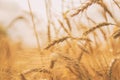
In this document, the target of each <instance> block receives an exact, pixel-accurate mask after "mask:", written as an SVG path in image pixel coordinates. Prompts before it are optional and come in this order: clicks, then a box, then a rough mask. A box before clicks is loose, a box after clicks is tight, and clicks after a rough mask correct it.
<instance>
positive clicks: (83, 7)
mask: <svg viewBox="0 0 120 80" xmlns="http://www.w3.org/2000/svg"><path fill="white" fill-rule="evenodd" d="M97 1H99V0H88V1H86V2H85V3H84V4H82V5H81V6H80V7H79V8H77V9H76V10H75V11H74V13H73V14H71V17H73V16H75V15H77V14H79V13H80V12H83V11H84V10H86V9H87V8H88V7H89V6H91V5H92V4H94V3H96V2H97Z"/></svg>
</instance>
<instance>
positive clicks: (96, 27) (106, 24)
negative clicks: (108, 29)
mask: <svg viewBox="0 0 120 80" xmlns="http://www.w3.org/2000/svg"><path fill="white" fill-rule="evenodd" d="M108 25H114V24H112V23H106V22H103V23H100V24H98V25H96V26H95V27H93V28H91V29H89V30H88V31H86V32H84V33H83V35H88V34H89V33H91V32H93V31H94V30H96V29H99V28H100V27H103V26H108Z"/></svg>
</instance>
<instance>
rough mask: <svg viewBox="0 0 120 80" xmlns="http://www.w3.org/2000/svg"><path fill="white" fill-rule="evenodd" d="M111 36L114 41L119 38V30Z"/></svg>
mask: <svg viewBox="0 0 120 80" xmlns="http://www.w3.org/2000/svg"><path fill="white" fill-rule="evenodd" d="M112 36H113V38H114V39H116V38H118V37H120V29H119V30H117V31H115V32H114V33H113V35H112Z"/></svg>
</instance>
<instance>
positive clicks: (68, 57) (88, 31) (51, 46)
mask: <svg viewBox="0 0 120 80" xmlns="http://www.w3.org/2000/svg"><path fill="white" fill-rule="evenodd" d="M44 1H45V5H46V13H47V19H48V24H47V35H46V34H44V36H47V42H46V45H45V46H46V47H42V46H41V44H40V39H39V35H40V34H38V32H37V30H36V23H35V19H36V16H35V15H34V14H33V12H32V7H31V5H30V1H29V0H28V6H29V9H30V12H28V13H27V15H29V16H30V17H31V20H32V23H33V31H34V34H35V37H36V42H37V49H34V50H35V51H36V54H37V53H39V56H40V60H39V61H38V63H40V66H41V67H38V68H34V67H32V68H30V69H29V68H28V69H27V70H26V69H25V70H21V71H20V70H17V69H21V68H24V66H20V68H17V69H16V67H15V66H17V65H16V64H15V63H17V62H16V60H15V59H16V58H15V55H16V54H15V53H16V52H21V53H23V52H22V50H19V49H17V50H16V49H12V48H13V46H12V45H11V44H13V43H11V41H10V39H9V37H8V35H7V33H6V31H7V30H9V29H10V28H11V27H12V26H13V24H15V23H16V21H18V20H26V17H25V16H19V17H17V18H15V19H14V20H13V21H12V22H11V23H10V24H9V25H8V27H7V29H5V30H4V29H3V28H2V27H0V80H119V79H120V59H119V56H120V55H119V54H120V49H119V47H120V45H119V44H120V22H119V20H118V19H117V18H116V17H115V16H116V15H115V13H114V11H115V10H114V9H115V8H116V9H117V10H118V11H119V12H118V13H120V1H119V0H108V2H110V3H111V6H112V7H115V8H113V10H111V9H110V8H109V6H108V5H107V3H105V0H86V1H85V2H84V3H81V4H80V6H79V7H77V8H74V6H73V8H72V9H70V10H68V11H66V12H64V5H62V10H63V11H62V13H61V16H62V19H60V18H59V17H55V16H54V14H52V10H51V4H50V3H51V1H50V0H44ZM72 1H74V0H71V3H70V4H74V3H73V2H72ZM64 3H65V1H64V0H62V4H64ZM94 6H97V7H98V9H99V8H100V9H101V11H100V12H99V10H98V12H99V14H100V15H102V17H103V21H102V22H98V21H96V20H95V19H94V18H92V17H94V14H93V16H90V15H89V12H87V11H88V10H89V9H90V8H91V7H94ZM91 9H92V8H91ZM95 14H96V13H95ZM82 16H84V19H86V20H87V21H86V23H85V22H82V20H81V19H82ZM52 17H54V18H56V19H55V20H54V19H53V20H52ZM119 17H120V16H119ZM96 18H97V16H96ZM98 19H99V18H98ZM87 24H88V25H87ZM57 26H59V27H57ZM61 31H62V32H63V34H64V35H60V34H61ZM52 32H54V33H55V34H54V35H55V36H53V35H52ZM75 32H77V34H78V35H77V36H75ZM16 46H18V45H16ZM28 52H29V51H28ZM24 54H25V53H23V54H21V55H24ZM34 54H35V53H34ZM45 56H47V57H46V58H47V59H46V58H45ZM28 57H34V56H28ZM26 60H27V59H26ZM47 61H48V62H47ZM18 63H19V61H18ZM48 64H49V65H48ZM25 65H30V63H27V64H25ZM19 71H20V72H19Z"/></svg>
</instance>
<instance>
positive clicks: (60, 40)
mask: <svg viewBox="0 0 120 80" xmlns="http://www.w3.org/2000/svg"><path fill="white" fill-rule="evenodd" d="M67 39H72V40H80V41H82V40H83V41H84V40H85V41H91V40H89V39H87V38H75V37H70V36H66V37H63V38H60V39H58V40H54V41H53V42H52V43H50V44H49V45H48V46H47V47H46V48H45V49H49V48H50V47H52V46H54V45H55V44H58V43H60V42H63V41H65V40H67Z"/></svg>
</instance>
